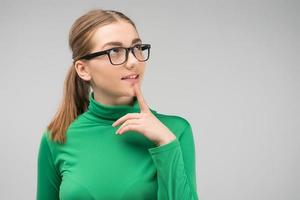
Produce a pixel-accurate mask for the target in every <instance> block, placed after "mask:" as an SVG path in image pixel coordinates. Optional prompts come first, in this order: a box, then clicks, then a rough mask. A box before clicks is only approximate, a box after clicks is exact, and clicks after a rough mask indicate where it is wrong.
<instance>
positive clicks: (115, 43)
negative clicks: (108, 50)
mask: <svg viewBox="0 0 300 200" xmlns="http://www.w3.org/2000/svg"><path fill="white" fill-rule="evenodd" d="M137 42H142V40H141V39H140V38H135V39H133V40H132V42H131V44H134V43H137ZM105 46H123V43H122V42H118V41H112V42H107V43H105V44H104V45H103V47H102V49H103V48H104V47H105Z"/></svg>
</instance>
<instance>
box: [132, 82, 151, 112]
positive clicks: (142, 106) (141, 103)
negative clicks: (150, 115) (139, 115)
mask: <svg viewBox="0 0 300 200" xmlns="http://www.w3.org/2000/svg"><path fill="white" fill-rule="evenodd" d="M134 89H135V95H136V97H137V100H138V103H139V106H140V109H141V112H149V111H150V110H149V108H148V105H147V103H146V101H145V99H144V97H143V95H142V91H141V88H140V86H139V84H134Z"/></svg>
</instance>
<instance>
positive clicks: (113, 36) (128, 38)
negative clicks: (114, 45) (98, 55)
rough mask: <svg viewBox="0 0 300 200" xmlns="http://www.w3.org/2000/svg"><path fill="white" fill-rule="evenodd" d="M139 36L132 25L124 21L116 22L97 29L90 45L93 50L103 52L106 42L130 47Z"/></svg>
mask: <svg viewBox="0 0 300 200" xmlns="http://www.w3.org/2000/svg"><path fill="white" fill-rule="evenodd" d="M135 38H139V35H138V33H137V31H136V30H135V28H134V27H133V25H131V24H130V23H128V22H125V21H117V22H113V23H111V24H108V25H104V26H102V27H99V28H98V29H97V30H96V31H95V33H94V35H93V36H92V43H93V46H94V48H95V49H97V50H103V48H105V46H104V45H105V44H106V43H108V42H120V43H122V44H123V45H124V46H130V45H131V43H132V41H133V40H134V39H135Z"/></svg>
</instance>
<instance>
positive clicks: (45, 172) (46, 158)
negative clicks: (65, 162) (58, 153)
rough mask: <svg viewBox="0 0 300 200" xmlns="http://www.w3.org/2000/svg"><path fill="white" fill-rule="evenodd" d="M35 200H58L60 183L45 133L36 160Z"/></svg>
mask: <svg viewBox="0 0 300 200" xmlns="http://www.w3.org/2000/svg"><path fill="white" fill-rule="evenodd" d="M37 165H38V166H37V191H36V199H37V200H56V199H57V200H58V199H59V186H60V182H61V178H60V175H59V173H58V170H57V169H56V168H55V165H54V163H53V158H52V153H51V151H50V148H49V144H48V140H47V135H46V132H45V133H44V134H43V135H42V138H41V141H40V145H39V151H38V159H37Z"/></svg>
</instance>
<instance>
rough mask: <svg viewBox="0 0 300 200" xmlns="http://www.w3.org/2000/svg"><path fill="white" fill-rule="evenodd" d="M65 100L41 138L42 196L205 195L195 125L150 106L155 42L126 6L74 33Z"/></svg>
mask: <svg viewBox="0 0 300 200" xmlns="http://www.w3.org/2000/svg"><path fill="white" fill-rule="evenodd" d="M69 45H70V48H71V50H72V53H73V64H72V66H71V67H70V69H69V72H68V74H67V77H66V81H65V85H64V98H63V100H62V103H61V105H60V108H59V110H58V112H57V114H56V115H55V116H54V118H53V120H52V121H51V123H50V124H49V125H48V127H47V129H46V130H45V131H44V133H43V134H42V137H41V142H40V146H39V152H38V172H37V193H36V198H37V199H38V200H55V199H62V200H96V199H99V200H100V199H105V200H114V199H123V200H125V199H128V200H141V199H149V200H152V199H159V200H185V199H186V200H192V199H195V200H196V199H198V195H197V190H196V188H197V185H196V169H195V146H194V139H193V133H192V128H191V125H190V123H189V122H188V121H187V120H186V119H184V118H183V117H180V116H174V115H166V114H161V113H158V112H157V111H155V110H153V109H151V108H149V106H148V105H147V103H146V101H145V99H144V97H143V95H142V92H141V83H142V80H143V77H144V72H145V61H146V60H148V58H149V55H150V48H151V45H150V44H144V43H143V42H142V39H141V38H140V37H139V34H138V32H137V29H136V26H135V24H134V23H133V21H132V20H130V19H129V18H128V17H127V16H125V15H124V14H122V13H121V12H118V11H113V10H100V9H98V10H91V11H89V12H87V13H86V14H84V15H83V16H81V17H79V18H78V19H77V20H76V21H75V22H74V24H73V26H72V27H71V30H70V34H69Z"/></svg>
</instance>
